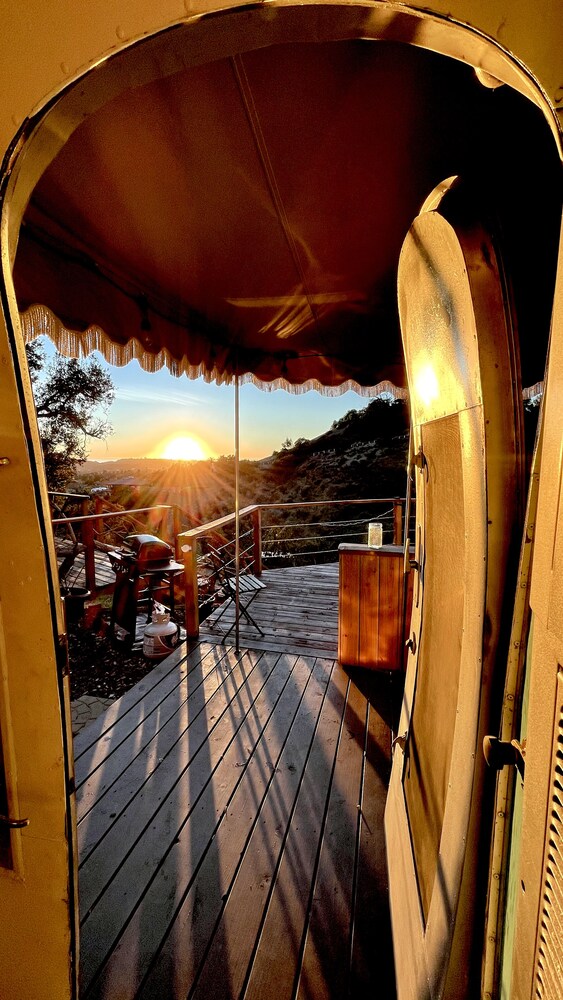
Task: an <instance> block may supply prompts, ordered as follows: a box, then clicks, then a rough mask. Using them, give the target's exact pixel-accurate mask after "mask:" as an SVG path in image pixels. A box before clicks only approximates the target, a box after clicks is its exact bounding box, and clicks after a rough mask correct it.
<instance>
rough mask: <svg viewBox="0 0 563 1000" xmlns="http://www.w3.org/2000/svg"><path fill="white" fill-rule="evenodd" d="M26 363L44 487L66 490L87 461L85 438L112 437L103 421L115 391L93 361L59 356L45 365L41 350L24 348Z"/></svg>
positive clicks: (106, 376)
mask: <svg viewBox="0 0 563 1000" xmlns="http://www.w3.org/2000/svg"><path fill="white" fill-rule="evenodd" d="M26 351H27V360H28V366H29V373H30V376H31V384H32V387H33V396H34V399H35V407H36V410H37V419H38V422H39V434H40V437H41V444H42V446H43V456H44V459H45V472H46V475H47V483H48V485H49V488H50V489H52V490H60V489H64V488H65V487H66V486H67V485H68V482H69V480H70V479H71V478H72V476H73V475H74V472H75V469H76V466H77V465H78V463H79V462H84V461H85V459H86V458H87V457H88V452H87V441H88V438H97V439H103V438H105V437H107V436H108V434H111V432H112V427H111V424H110V423H109V421H108V419H107V412H108V409H109V407H110V405H111V403H112V402H113V398H114V394H115V390H114V386H113V382H112V380H111V378H110V376H109V375H108V374H107V372H105V371H104V369H103V368H102V366H101V365H100V363H99V362H98V361H96V359H95V358H88V359H87V360H86V361H79V360H77V359H76V358H63V357H61V355H59V354H57V355H55V357H54V358H53V359H52V360H51V361H50V362H49V363H48V364H46V363H45V352H44V350H43V347H42V346H41V345H40V344H39V343H38V342H37V341H35V342H34V343H33V344H28V346H27V348H26Z"/></svg>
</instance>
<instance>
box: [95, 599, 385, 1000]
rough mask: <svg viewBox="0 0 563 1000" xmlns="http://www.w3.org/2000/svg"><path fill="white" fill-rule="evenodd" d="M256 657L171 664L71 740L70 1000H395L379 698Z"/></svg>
mask: <svg viewBox="0 0 563 1000" xmlns="http://www.w3.org/2000/svg"><path fill="white" fill-rule="evenodd" d="M268 588H270V584H269V583H268ZM263 593H264V594H266V591H264V592H263ZM335 599H336V598H335ZM256 603H257V602H255V605H256ZM287 631H288V632H289V636H288V640H289V642H288V645H291V640H292V637H293V638H294V635H295V633H293V632H292V630H291V628H288V630H287ZM308 634H309V637H310V636H311V635H312V630H311V631H310V632H309V633H308ZM317 638H319V639H320V638H321V636H320V635H319V636H315V641H316V639H317ZM325 638H326V636H325ZM268 641H269V636H267V637H266V639H265V640H263V641H262V645H263V646H266V645H267V643H268ZM334 643H335V640H334ZM241 644H242V642H241ZM272 644H273V645H274V648H273V649H272V648H257V647H256V646H255V645H250V648H245V649H242V650H241V652H240V653H239V654H236V653H235V651H234V650H233V649H232V648H230V647H229V646H224V645H222V644H217V643H216V642H215V643H211V642H208V641H200V642H199V643H197V644H194V645H193V646H192V647H190V648H186V646H183V647H181V648H180V649H178V650H176V651H175V653H174V654H173V655H172V656H170V657H168V658H167V659H166V660H165V661H163V662H161V663H160V664H159V665H158V666H156V667H155V668H154V669H153V670H152V671H151V672H150V674H148V675H147V676H146V677H145V678H144V679H143V680H142V681H141V682H140V683H139V684H138V685H137V686H136V687H135V688H133V689H132V690H131V691H129V692H128V693H127V694H126V695H124V696H123V697H122V698H121V699H119V701H117V702H116V703H115V704H114V705H112V707H111V708H110V709H109V710H108V711H107V712H106V713H105V714H104V715H103V716H101V717H100V718H99V719H98V720H96V722H94V723H93V724H92V725H91V726H89V727H88V729H86V730H85V731H84V732H83V733H81V734H80V735H79V736H78V738H77V739H76V741H75V758H76V771H77V809H78V841H79V857H80V875H79V887H80V919H81V996H82V997H83V998H94V997H105V998H111V1000H127V998H131V1000H133V998H143V1000H148V998H150V997H155V998H156V997H158V998H159V1000H166V998H180V997H181V998H182V1000H185V998H186V997H194V998H195V997H197V998H202V1000H203V998H205V1000H209V998H213V1000H217V998H225V1000H227V998H228V1000H231V998H234V997H245V998H255V1000H268V998H275V1000H284V998H293V997H298V998H301V1000H307V998H311V1000H313V998H314V1000H320V998H328V997H334V998H337V997H338V998H343V997H351V998H363V997H368V996H377V997H378V998H379V1000H387V998H389V1000H392V998H394V996H395V987H394V973H393V960H392V947H391V933H390V922H389V913H388V896H387V876H386V864H385V845H384V836H383V809H384V803H385V795H386V789H387V782H388V776H389V769H390V742H391V732H390V723H391V717H392V714H393V698H394V695H395V694H396V692H394V691H393V688H392V686H391V682H390V680H389V675H375V674H366V673H365V672H363V673H362V674H358V675H357V676H356V675H355V676H354V679H352V678H351V676H350V674H349V673H348V672H346V671H345V670H344V669H343V668H341V667H340V666H339V665H338V663H336V662H335V660H334V658H333V657H331V656H327V655H320V654H322V643H320V644H319V646H318V647H317V648H316V649H315V650H314V651H313V647H312V646H311V647H309V649H310V652H309V653H308V654H306V655H305V654H304V653H303V652H301V653H300V652H299V651H295V650H293V651H290V650H288V649H287V648H285V649H284V648H280V647H283V643H282V641H281V638H280V635H279V633H278V634H277V636H276V638H275V639H273V640H272ZM306 648H307V647H306ZM356 681H357V682H358V683H356Z"/></svg>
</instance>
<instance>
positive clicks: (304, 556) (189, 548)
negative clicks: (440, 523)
mask: <svg viewBox="0 0 563 1000" xmlns="http://www.w3.org/2000/svg"><path fill="white" fill-rule="evenodd" d="M357 505H361V507H363V508H364V510H362V516H361V517H353V516H351V515H350V514H348V517H342V518H340V517H333V518H330V517H329V516H328V513H329V511H330V509H333V510H335V511H336V512H337V513H338V512H340V511H341V510H342V511H344V510H345V508H350V507H354V506H357ZM404 506H405V501H404V499H403V498H400V497H384V498H381V497H378V498H369V499H367V498H366V499H361V500H356V499H354V500H316V501H309V502H303V503H277V504H253V505H251V506H249V507H245V508H243V509H242V510H241V511H240V514H239V517H240V523H241V528H242V530H241V532H240V569H241V572H242V573H245V572H251V573H252V574H253V575H255V576H257V577H259V576H260V575H261V573H262V569H263V567H264V566H266V567H267V568H275V567H276V566H287V565H294V566H298V565H305V564H306V563H307V562H309V563H315V564H317V563H319V562H330V561H336V560H337V559H338V547H339V545H340V544H341V543H342V542H346V541H348V542H350V541H356V542H357V543H362V542H366V541H367V531H368V524H369V522H370V521H373V520H378V521H381V523H382V524H383V540H384V543H394V544H397V545H400V544H402V542H403V517H404ZM380 508H383V510H381V509H380ZM374 509H375V510H376V512H377V513H376V514H374V513H372V514H369V513H368V511H370V510H374ZM304 511H309V512H311V520H305V519H304V517H303V512H304ZM294 516H297V520H295V521H294V520H292V518H293V517H294ZM266 517H267V523H266ZM249 521H250V527H249V528H247V524H248V522H249ZM234 525H235V514H234V513H231V514H227V515H226V516H225V517H221V518H217V519H216V520H214V521H210V522H208V523H207V524H202V525H199V526H198V527H196V528H191V529H190V530H188V531H184V532H182V533H181V534H180V535H179V537H178V539H177V543H178V549H177V551H178V556H179V558H181V559H183V561H184V568H185V601H186V605H185V607H186V631H187V634H188V636H189V637H190V638H197V636H198V635H199V623H200V620H203V619H204V618H205V617H207V615H208V614H209V612H210V611H211V610H213V608H214V607H216V606H217V603H218V600H219V598H220V595H219V594H218V592H217V589H216V586H215V584H216V571H215V570H214V568H213V564H212V561H211V560H209V559H208V558H207V547H208V545H209V544H211V545H212V546H213V548H214V549H215V551H219V552H220V554H221V557H222V560H223V563H224V566H225V568H226V569H227V570H228V571H230V572H231V573H233V574H234V572H235V556H234V546H235V542H234ZM310 529H312V530H310Z"/></svg>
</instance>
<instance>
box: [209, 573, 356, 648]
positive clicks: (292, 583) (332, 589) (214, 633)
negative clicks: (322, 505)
mask: <svg viewBox="0 0 563 1000" xmlns="http://www.w3.org/2000/svg"><path fill="white" fill-rule="evenodd" d="M262 580H263V582H264V583H265V585H266V586H265V588H264V589H263V590H261V591H259V592H258V593H257V595H256V597H255V598H254V600H253V601H252V603H251V605H250V614H251V615H252V617H253V618H254V619H255V621H256V623H257V624H258V625H259V626H260V628H261V629H262V631H263V633H264V635H263V636H261V635H260V633H259V632H258V631H257V630H256V629H255V628H253V627H252V626H251V625H249V623H248V622H246V621H245V619H244V617H242V618H241V622H240V642H241V644H242V645H244V646H250V647H253V648H256V649H266V648H272V647H273V648H277V649H279V650H280V651H281V650H283V649H286V650H291V652H294V653H300V652H303V654H304V655H317V654H318V655H321V656H322V655H324V656H328V657H332V658H334V657H336V652H337V632H338V565H337V564H336V563H331V564H329V565H326V566H292V567H284V568H283V569H268V570H264V572H263V574H262ZM223 607H224V606H223ZM219 615H221V617H220V619H219V620H217V619H218V616H219ZM233 625H234V603H233V602H232V601H231V602H230V603H229V605H228V607H227V608H226V609H225V610H223V608H220V609H218V610H217V611H215V612H214V613H213V614H211V615H210V616H209V617H208V618H207V619H206V620H205V621H204V622H202V624H201V627H200V636H201V638H202V639H205V640H207V641H210V642H220V641H221V640H222V638H223V636H225V633H228V635H227V640H226V641H227V642H230V643H233V642H234V628H233ZM229 630H230V631H229Z"/></svg>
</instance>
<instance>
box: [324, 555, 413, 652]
mask: <svg viewBox="0 0 563 1000" xmlns="http://www.w3.org/2000/svg"><path fill="white" fill-rule="evenodd" d="M338 552H339V590H338V659H339V661H340V663H342V664H345V665H346V666H359V667H368V668H369V669H371V670H403V669H404V662H405V650H404V633H405V629H404V618H403V615H404V608H403V603H404V590H403V586H404V560H403V547H402V545H382V546H381V548H377V549H376V548H370V547H369V546H367V545H348V544H342V545H340V546H339V549H338ZM408 581H409V592H408V594H407V618H406V620H407V622H408V621H409V620H410V610H411V601H412V573H409V576H408Z"/></svg>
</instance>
